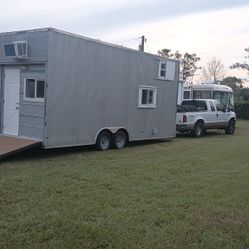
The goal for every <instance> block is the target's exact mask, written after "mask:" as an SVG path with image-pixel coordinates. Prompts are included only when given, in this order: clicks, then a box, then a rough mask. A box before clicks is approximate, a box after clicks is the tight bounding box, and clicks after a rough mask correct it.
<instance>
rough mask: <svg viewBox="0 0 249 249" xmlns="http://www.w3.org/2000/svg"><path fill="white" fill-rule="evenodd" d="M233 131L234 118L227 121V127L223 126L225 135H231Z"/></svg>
mask: <svg viewBox="0 0 249 249" xmlns="http://www.w3.org/2000/svg"><path fill="white" fill-rule="evenodd" d="M234 132H235V121H234V120H230V121H229V122H228V125H227V127H226V128H225V134H227V135H233V134H234Z"/></svg>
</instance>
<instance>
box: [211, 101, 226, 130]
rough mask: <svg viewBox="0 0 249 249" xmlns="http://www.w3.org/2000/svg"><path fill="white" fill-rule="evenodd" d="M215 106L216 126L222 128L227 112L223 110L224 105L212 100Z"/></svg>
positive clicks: (224, 124)
mask: <svg viewBox="0 0 249 249" xmlns="http://www.w3.org/2000/svg"><path fill="white" fill-rule="evenodd" d="M214 103H215V107H216V122H217V126H218V127H220V128H222V127H225V126H226V123H227V119H228V112H224V106H223V105H222V104H221V103H220V102H219V101H217V100H215V101H214Z"/></svg>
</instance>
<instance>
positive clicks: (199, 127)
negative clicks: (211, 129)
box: [191, 122, 204, 137]
mask: <svg viewBox="0 0 249 249" xmlns="http://www.w3.org/2000/svg"><path fill="white" fill-rule="evenodd" d="M203 131H204V127H203V124H202V123H201V122H197V123H196V124H195V126H194V128H193V130H192V132H191V135H192V136H193V137H202V136H203Z"/></svg>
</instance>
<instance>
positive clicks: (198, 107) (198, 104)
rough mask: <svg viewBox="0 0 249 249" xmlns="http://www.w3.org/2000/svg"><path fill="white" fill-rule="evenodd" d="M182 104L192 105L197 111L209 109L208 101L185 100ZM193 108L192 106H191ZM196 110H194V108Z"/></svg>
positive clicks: (184, 105)
mask: <svg viewBox="0 0 249 249" xmlns="http://www.w3.org/2000/svg"><path fill="white" fill-rule="evenodd" d="M181 106H183V107H186V106H192V107H193V109H195V110H196V111H199V112H200V111H207V103H206V101H201V100H200V101H196V100H184V101H183V102H182V104H181ZM190 109H191V108H190ZM192 111H194V110H192Z"/></svg>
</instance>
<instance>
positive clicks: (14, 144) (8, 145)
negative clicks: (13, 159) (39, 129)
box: [0, 135, 41, 158]
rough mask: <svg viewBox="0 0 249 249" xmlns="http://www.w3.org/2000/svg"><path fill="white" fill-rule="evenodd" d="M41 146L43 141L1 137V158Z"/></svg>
mask: <svg viewBox="0 0 249 249" xmlns="http://www.w3.org/2000/svg"><path fill="white" fill-rule="evenodd" d="M39 145H41V141H37V140H31V139H27V138H21V137H12V136H7V135H0V158H3V157H6V156H9V155H11V154H15V153H17V152H19V151H22V150H26V149H29V148H31V147H35V146H39Z"/></svg>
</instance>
